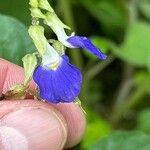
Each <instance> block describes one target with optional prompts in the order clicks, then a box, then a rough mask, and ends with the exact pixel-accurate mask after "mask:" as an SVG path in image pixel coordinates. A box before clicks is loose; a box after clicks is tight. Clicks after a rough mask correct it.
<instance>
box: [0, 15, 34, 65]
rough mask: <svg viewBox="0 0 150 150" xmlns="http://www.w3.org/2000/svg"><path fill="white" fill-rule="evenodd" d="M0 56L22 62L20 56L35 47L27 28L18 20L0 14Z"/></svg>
mask: <svg viewBox="0 0 150 150" xmlns="http://www.w3.org/2000/svg"><path fill="white" fill-rule="evenodd" d="M0 34H1V35H0V45H1V46H0V57H2V58H5V59H7V60H9V61H12V62H14V63H16V64H18V65H21V64H22V61H21V58H22V57H23V56H24V55H25V54H27V53H31V52H32V51H33V50H34V49H35V47H34V45H33V42H32V40H31V38H30V37H29V35H28V32H27V28H26V27H25V26H24V24H22V23H21V22H19V21H18V20H16V19H14V18H12V17H8V16H5V15H0Z"/></svg>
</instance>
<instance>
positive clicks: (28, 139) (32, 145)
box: [0, 107, 67, 150]
mask: <svg viewBox="0 0 150 150" xmlns="http://www.w3.org/2000/svg"><path fill="white" fill-rule="evenodd" d="M66 138H67V129H66V124H65V121H64V119H63V118H62V116H61V115H60V114H59V113H57V112H55V111H54V110H53V109H52V110H51V109H44V108H39V107H32V108H31V107H23V108H21V109H19V110H15V111H13V112H10V113H8V114H7V115H5V116H3V117H2V118H1V119H0V148H1V147H2V149H4V150H12V149H13V150H20V149H21V150H41V149H43V150H50V149H52V150H60V149H61V148H62V146H64V144H65V142H66Z"/></svg>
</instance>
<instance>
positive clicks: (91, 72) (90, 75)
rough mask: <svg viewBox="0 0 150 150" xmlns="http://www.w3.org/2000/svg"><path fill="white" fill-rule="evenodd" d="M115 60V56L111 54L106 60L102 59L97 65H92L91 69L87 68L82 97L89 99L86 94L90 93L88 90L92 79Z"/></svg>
mask: <svg viewBox="0 0 150 150" xmlns="http://www.w3.org/2000/svg"><path fill="white" fill-rule="evenodd" d="M114 60H115V58H114V57H113V56H109V57H108V58H107V59H106V60H105V61H102V62H100V63H98V64H97V65H95V66H92V67H91V68H90V69H88V70H87V72H85V74H84V81H85V82H83V86H82V91H81V94H80V97H81V99H88V97H86V96H87V95H88V94H87V92H88V89H89V85H90V82H91V80H92V79H93V78H94V77H95V76H96V75H98V74H99V73H100V72H102V71H103V70H104V69H105V68H106V67H107V66H108V65H109V64H111V63H112V62H113V61H114Z"/></svg>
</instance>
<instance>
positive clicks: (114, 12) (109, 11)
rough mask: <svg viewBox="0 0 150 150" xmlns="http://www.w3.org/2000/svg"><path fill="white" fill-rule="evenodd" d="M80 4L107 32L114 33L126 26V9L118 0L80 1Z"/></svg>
mask: <svg viewBox="0 0 150 150" xmlns="http://www.w3.org/2000/svg"><path fill="white" fill-rule="evenodd" d="M81 3H83V5H84V6H85V7H86V8H87V9H88V10H89V12H91V14H92V15H93V16H94V17H95V18H96V19H97V20H98V21H100V23H101V24H102V25H103V28H104V29H105V30H106V31H107V32H108V33H110V32H114V33H115V32H116V30H118V29H122V28H124V27H125V25H126V24H127V9H126V7H125V5H124V4H123V3H122V2H120V1H118V0H81Z"/></svg>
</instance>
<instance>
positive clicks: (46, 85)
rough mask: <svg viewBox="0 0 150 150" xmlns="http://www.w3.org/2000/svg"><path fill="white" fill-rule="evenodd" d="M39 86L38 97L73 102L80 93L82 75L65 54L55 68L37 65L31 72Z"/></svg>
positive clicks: (55, 101) (54, 101)
mask: <svg viewBox="0 0 150 150" xmlns="http://www.w3.org/2000/svg"><path fill="white" fill-rule="evenodd" d="M33 79H34V81H35V82H36V84H37V85H38V87H39V92H40V97H41V98H42V99H44V100H46V101H47V102H51V103H59V102H73V101H74V100H75V98H76V97H77V96H78V95H79V93H80V88H81V83H82V75H81V72H80V70H79V69H78V68H77V67H75V66H73V65H72V64H70V63H69V59H68V57H67V56H66V55H64V56H62V61H61V64H60V65H59V67H58V68H57V69H56V70H52V69H49V68H46V67H45V66H41V65H39V66H38V67H37V68H36V69H35V71H34V74H33Z"/></svg>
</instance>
